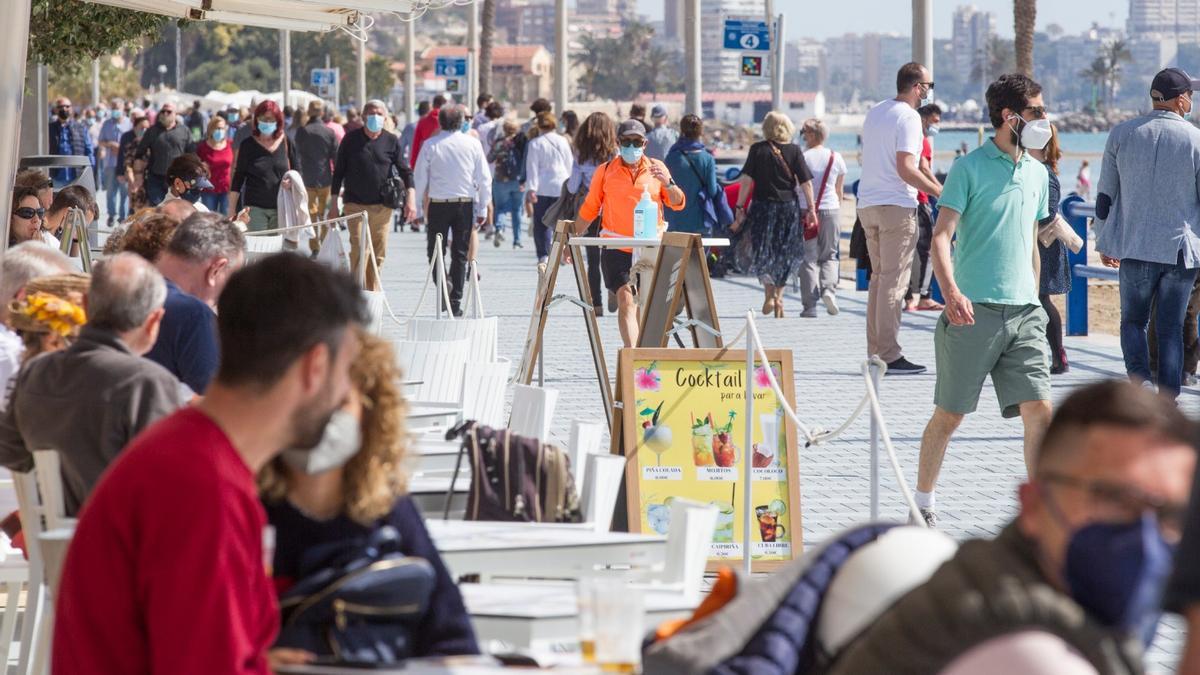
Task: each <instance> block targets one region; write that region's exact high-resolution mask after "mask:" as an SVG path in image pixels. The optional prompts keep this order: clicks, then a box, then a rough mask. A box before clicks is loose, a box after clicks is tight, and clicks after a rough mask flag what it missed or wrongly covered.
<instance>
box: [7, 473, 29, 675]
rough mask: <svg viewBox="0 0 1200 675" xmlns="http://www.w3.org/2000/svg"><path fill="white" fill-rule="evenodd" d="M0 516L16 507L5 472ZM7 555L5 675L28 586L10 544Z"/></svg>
mask: <svg viewBox="0 0 1200 675" xmlns="http://www.w3.org/2000/svg"><path fill="white" fill-rule="evenodd" d="M0 502H2V505H0V513H5V514H7V513H11V512H12V510H15V509H17V508H18V507H19V505H18V502H17V496H16V485H15V482H14V480H13V477H12V475H11V474H10V473H9V472H8V470H7V469H0ZM5 548H8V549H9V550H8V551H0V554H3V556H4V557H3V561H2V562H0V589H2V590H3V593H4V614H3V616H0V667H3V668H4V669H5V672H8V670H7V669H8V663H9V654H10V652H11V651H12V645H13V642H14V638H16V637H17V616H18V615H19V614H20V613H21V606H20V601H21V591H22V589H24V588H25V586H26V584H28V583H29V563H27V562H26V561H25V558H23V557H22V556H21V554H20V551H18V550H17V549H15V548H11V545H10V543H9V542H7V541H6V542H5Z"/></svg>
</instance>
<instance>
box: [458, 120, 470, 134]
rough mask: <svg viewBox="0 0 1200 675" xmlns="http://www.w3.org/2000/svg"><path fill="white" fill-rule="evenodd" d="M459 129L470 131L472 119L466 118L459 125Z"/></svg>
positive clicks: (465, 131) (464, 131)
mask: <svg viewBox="0 0 1200 675" xmlns="http://www.w3.org/2000/svg"><path fill="white" fill-rule="evenodd" d="M458 130H459V131H461V132H463V133H464V134H465V133H467V132H468V131H470V130H471V120H467V119H464V120H463V123H462V125H461V126H459V127H458Z"/></svg>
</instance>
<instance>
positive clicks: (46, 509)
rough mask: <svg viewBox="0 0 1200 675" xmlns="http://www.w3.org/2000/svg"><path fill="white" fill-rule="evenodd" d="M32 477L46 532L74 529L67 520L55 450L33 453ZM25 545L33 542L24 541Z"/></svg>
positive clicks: (60, 474)
mask: <svg viewBox="0 0 1200 675" xmlns="http://www.w3.org/2000/svg"><path fill="white" fill-rule="evenodd" d="M33 466H34V469H35V470H34V472H33V475H34V476H35V477H36V478H37V486H38V492H39V493H40V494H41V503H42V517H43V518H44V519H45V522H46V529H47V530H59V529H62V528H64V527H68V526H71V527H74V525H75V522H74V520H73V519H68V518H67V507H66V499H65V497H64V496H63V482H62V464H61V458H60V457H59V455H58V451H57V450H35V451H34V452H33ZM25 542H26V544H27V545H33V544H34V543H35V542H34V541H33V540H31V539H26V540H25Z"/></svg>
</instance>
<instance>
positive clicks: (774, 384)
mask: <svg viewBox="0 0 1200 675" xmlns="http://www.w3.org/2000/svg"><path fill="white" fill-rule="evenodd" d="M743 333H745V335H746V343H747V344H746V350H747V351H748V352H750V351H753V352H755V355H756V356H757V358H758V360H759V361H761V362H762V364H763V366H764V368H763V371H764V373H765V375H766V376H767V380H768V381H769V382H770V384H771V389H773V390H774V391H775V397H776V398H777V399H778V400H779V405H780V407H781V408H783V411H784V413H785V414H786V415H787V416H788V418H789V419H791V420H792V423H794V424H795V425H796V428H797V429H798V430H799V431H800V434H801V436H802V437H803V438H804V439H805V440H806V445H808V446H811V445H818V444H820V443H824V442H826V441H830V440H833V439H835V438H837V437H838V436H841V435H842V434H843V433H844V432H845V431H846V429H848V428H849V427H850V425H851V424H853V423H854V421H855V420H857V419H858V418H859V416H861V415H862V412H863V410H864V408H866V407H867V406H868V405H869V406H870V409H871V417H872V419H873V420H874V422H875V423H876V424H877V426H878V430H879V436H880V438H881V439H882V440H883V447H884V450H885V451H886V452H887V454H888V459H889V461H890V462H891V465H892V471H893V473H894V474H895V476H896V484H897V485H898V486H899V488H900V492H901V494H902V495H903V496H904V501H905V502H906V503H907V505H908V508H909V511H910V513H911V514H912V516H913V517H912V520H914V521H916V522H917V523H918V524H919V525H921V526H926V524H925V519H924V518H922V517H921V513H920V510H918V509H917V503H916V501H915V500H914V499H913V496H912V492H911V491H910V490H909V487H908V483H907V482H906V481H905V480H904V472H903V471H902V470H901V468H900V460H899V459H898V458H897V457H896V450H895V448H893V447H892V439H891V436H890V435H889V434H888V430H887V424H886V422H885V421H884V419H883V409H882V407H881V406H880V403H879V392H878V390H877V389H876V387H875V381H874V379H873V378H872V375H871V368H872V366H874V367H876V368H879V369H880V372H881V373H882V372H887V364H886V363H884V362H883V360H882V359H880V358H879V357H878V356H872V357H871V358H870V359H868V360H867V361H864V362H863V364H862V374H863V379H864V381H865V383H866V394H865V395H864V396H863V398H862V400H861V401H860V402H859V404H858V407H857V408H856V409H855V410H854V412H853V413H852V414H851V415H850V417H849V418H847V420H846V421H845V422H844V423H842V425H841V426H839V427H838V428H837V429H836V430H834V431H832V432H830V431H822V432H820V433H813V431H812V430H810V429H809V427H808V426H806V425H805V424H804V423H803V422H801V421H800V418H799V417H798V416H797V415H796V411H795V410H792V408H791V407H790V406H788V404H787V397H786V396H785V395H784V392H783V388H782V387H780V386H779V381H778V380H777V379H776V378H775V373H774V372H772V371H771V368H770V361H769V360H768V359H767V352H766V350H765V349H764V347H763V344H762V340H761V339H760V338H759V335H758V327H757V326H756V325H755V323H754V313H753V312H746V326H745V327H744V329H743V331H742V333H738V335H737V337H735V338H734V339H733V340H731V341H729V342H727V343H726V346H727V347H729V346H732V345H734V344H736V343H737V342H738V341H739V340H741V337H742V334H743ZM746 363H747V364H748V365H747V368H748V369H749V368H752V367H753V366H752V365H750V364H752V363H753V359H751V358H750V357H749V356H748V357H747V360H746ZM747 377H749V371H747ZM872 487H873V495H874V494H876V493H875V490H874V487H875V486H874V485H873V486H872ZM877 509H878V505H877V504H875V503H873V504H872V511H873V512H875V511H877Z"/></svg>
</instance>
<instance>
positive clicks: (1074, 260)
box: [1060, 195, 1092, 336]
mask: <svg viewBox="0 0 1200 675" xmlns="http://www.w3.org/2000/svg"><path fill="white" fill-rule="evenodd" d="M1084 206H1091V205H1090V204H1086V203H1085V202H1084V201H1083V199H1082V198H1081V197H1079V196H1078V195H1071V196H1070V197H1067V198H1066V199H1064V200H1063V201H1062V205H1061V207H1060V208H1061V209H1062V213H1063V217H1064V218H1066V219H1067V222H1068V223H1070V224H1071V227H1072V228H1073V229H1074V230H1075V234H1078V235H1079V237H1080V238H1081V239H1083V242H1084V246H1083V248H1082V249H1080V250H1079V252H1078V253H1072V252H1070V251H1068V252H1067V267H1068V268H1069V269H1070V270H1071V276H1072V279H1071V292H1070V293H1067V335H1072V336H1074V335H1087V334H1088V280H1087V277H1082V276H1076V275H1075V266H1076V265H1087V240H1088V217H1089V216H1090V215H1091V212H1092V211H1091V209H1087V213H1086V214H1085V213H1082V211H1084V209H1083V208H1082V207H1084Z"/></svg>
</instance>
